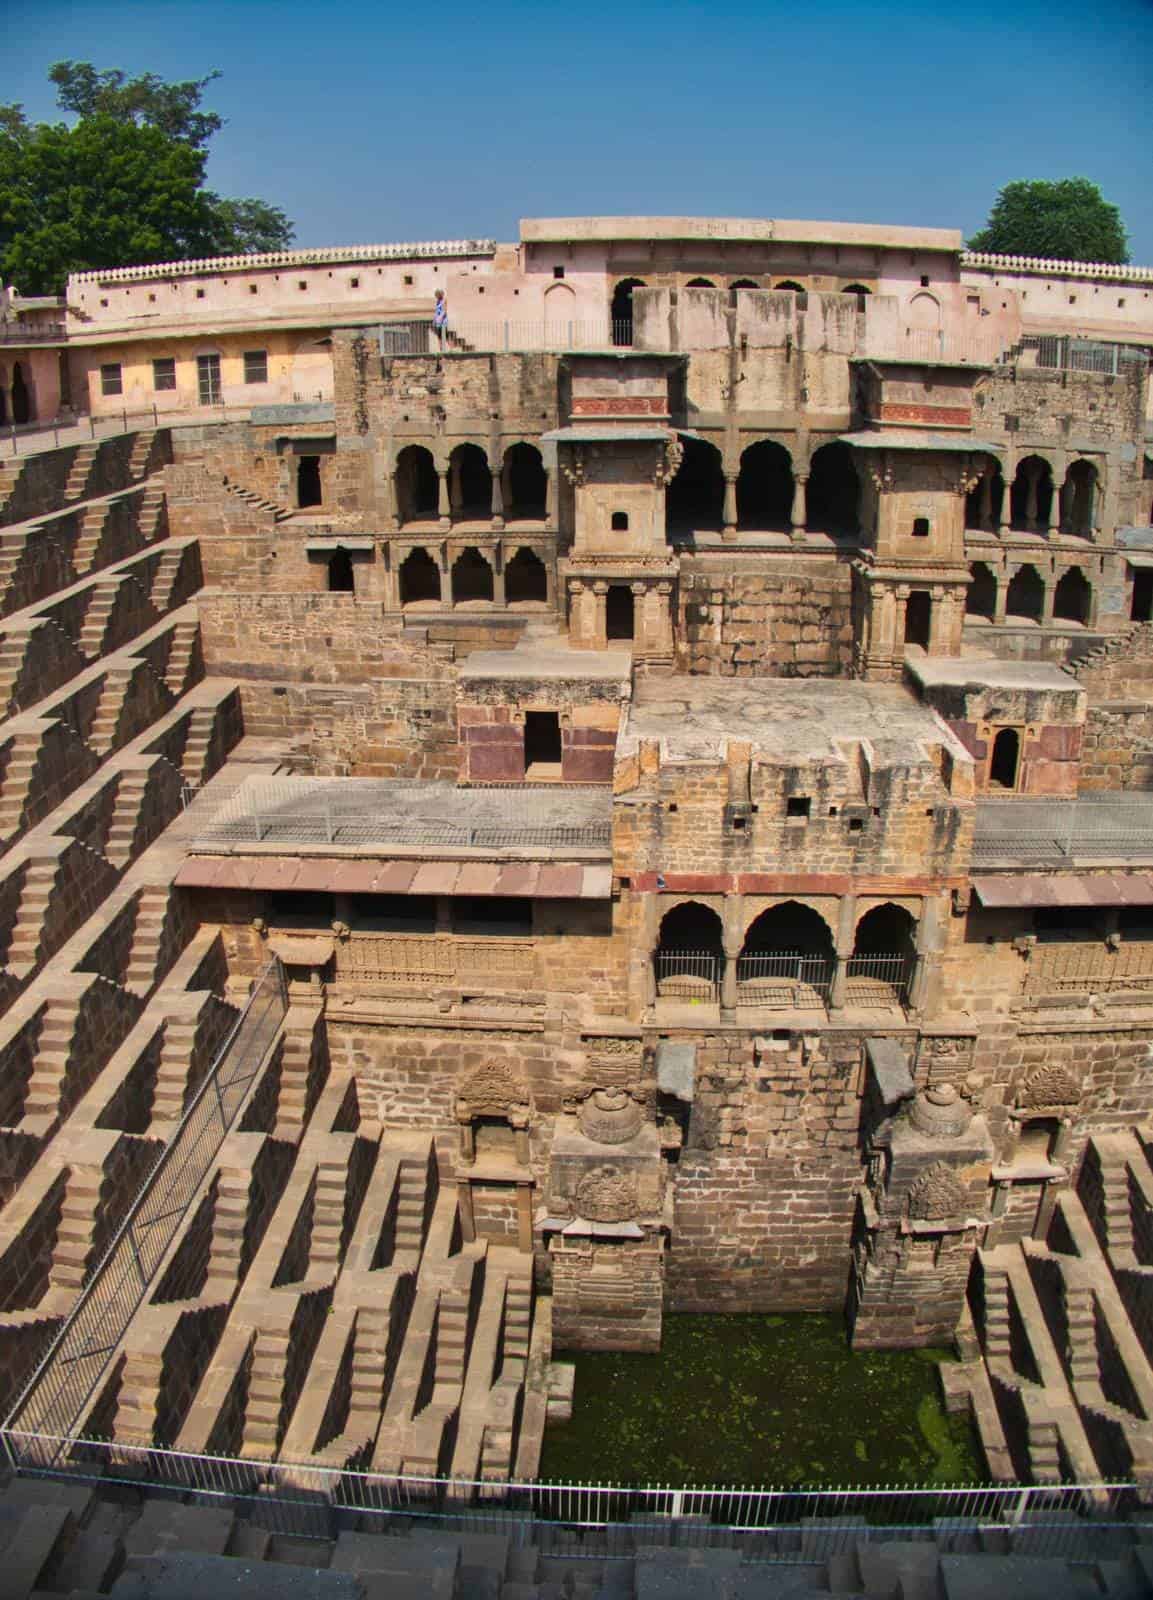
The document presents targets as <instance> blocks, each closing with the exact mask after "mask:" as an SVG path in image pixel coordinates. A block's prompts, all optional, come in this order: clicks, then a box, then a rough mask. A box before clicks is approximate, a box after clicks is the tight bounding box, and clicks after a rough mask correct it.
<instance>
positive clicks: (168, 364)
mask: <svg viewBox="0 0 1153 1600" xmlns="http://www.w3.org/2000/svg"><path fill="white" fill-rule="evenodd" d="M152 387H153V388H154V389H175V387H176V357H175V356H160V357H158V358H157V360H155V361H154V362H153V363H152Z"/></svg>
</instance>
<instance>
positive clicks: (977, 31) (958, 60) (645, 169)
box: [0, 0, 1153, 264]
mask: <svg viewBox="0 0 1153 1600" xmlns="http://www.w3.org/2000/svg"><path fill="white" fill-rule="evenodd" d="M0 28H2V31H3V41H4V42H3V49H2V53H0V100H20V101H23V102H24V104H25V106H26V108H27V110H28V112H29V114H30V115H32V116H35V117H49V116H52V115H54V107H53V93H52V89H51V85H49V84H48V83H47V82H46V79H45V73H46V70H47V67H48V66H49V64H50V63H51V62H52V61H55V60H57V59H59V58H61V57H71V58H72V59H75V60H90V61H92V62H93V63H94V64H95V65H96V66H98V67H110V66H118V67H123V68H125V69H127V70H128V71H130V72H138V71H145V70H151V71H155V72H158V73H160V74H161V75H162V76H165V77H170V78H187V77H199V76H202V75H203V74H205V73H207V72H208V71H210V70H211V69H212V68H214V67H219V68H220V69H221V70H222V72H223V73H224V77H223V79H222V80H221V81H220V82H219V83H217V84H215V85H213V86H212V89H211V91H210V100H209V104H210V106H211V107H212V108H213V109H215V110H218V111H220V112H221V113H222V114H223V115H224V116H225V117H226V118H227V119H228V125H227V127H226V128H225V129H224V131H223V132H222V133H220V134H219V135H218V136H217V138H216V140H215V141H214V144H213V156H212V160H211V164H210V173H209V177H210V182H211V184H212V185H213V187H215V188H216V189H218V190H219V191H220V192H221V193H223V194H231V195H249V194H252V195H259V196H261V197H262V198H264V199H267V200H271V201H273V202H275V203H276V204H278V205H281V206H283V207H284V208H285V210H286V211H287V212H288V213H289V215H290V216H291V217H292V218H293V219H294V221H295V223H296V228H297V242H298V243H299V244H303V245H308V244H325V243H331V244H337V243H347V244H352V243H363V242H370V241H377V240H388V239H422V238H444V237H461V236H484V235H488V236H495V237H497V238H499V239H506V240H511V239H515V237H516V225H517V219H518V218H519V217H522V216H555V215H569V214H583V213H597V212H600V213H605V214H627V213H630V212H633V213H637V212H639V213H655V214H667V213H687V214H695V215H725V216H777V217H793V218H828V219H844V220H850V221H868V222H889V223H912V224H917V223H920V224H924V225H935V226H944V227H958V228H960V229H962V230H963V231H964V232H971V231H973V230H975V229H976V228H977V227H979V226H980V225H981V223H982V222H983V221H984V218H985V216H986V215H987V213H988V209H989V206H990V204H991V203H992V200H993V197H994V195H995V194H996V191H997V189H998V188H999V187H1000V186H1001V185H1002V184H1003V183H1005V182H1007V181H1008V180H1010V179H1012V178H1020V177H1047V178H1056V177H1065V176H1071V175H1085V176H1087V177H1090V178H1092V179H1094V181H1096V182H1097V183H1099V184H1100V185H1101V187H1102V189H1103V190H1104V191H1105V194H1106V195H1107V196H1108V198H1109V199H1111V200H1112V201H1113V202H1114V203H1115V204H1117V205H1118V206H1119V207H1120V208H1121V212H1122V215H1123V216H1124V218H1125V221H1126V224H1127V226H1128V229H1129V234H1130V241H1131V255H1132V259H1133V260H1135V261H1137V262H1141V263H1146V264H1148V263H1153V183H1151V182H1150V177H1151V173H1150V164H1151V152H1153V0H1079V3H1070V0H1047V3H1037V0H1016V3H1013V4H1005V3H1001V4H990V3H987V0H972V3H971V4H966V5H960V4H958V5H956V6H950V7H948V8H947V9H946V8H944V7H941V6H939V5H937V6H934V5H929V6H924V7H916V6H912V5H906V4H898V3H892V4H886V3H884V0H877V3H875V4H872V5H870V4H868V3H867V0H855V3H853V4H841V3H840V0H828V3H826V4H824V5H821V6H819V7H810V6H806V5H804V3H803V0H791V3H790V4H782V3H778V0H761V3H760V4H752V5H742V4H740V3H738V0H715V3H712V4H701V3H687V0H668V3H666V4H655V3H651V0H636V3H633V4H630V5H626V4H624V3H623V0H620V3H615V4H614V3H611V0H610V3H603V0H588V3H586V4H583V5H565V6H561V5H556V4H551V5H550V4H536V5H528V4H519V3H518V4H501V3H500V0H489V3H488V4H487V5H481V4H475V3H474V4H472V5H464V4H459V3H457V0H446V3H442V4H439V5H435V6H420V5H415V4H412V3H409V4H396V3H395V0H377V3H375V4H365V3H362V0H344V3H341V0H330V3H329V4H328V5H325V4H324V3H323V0H311V3H309V4H304V3H300V0H275V3H272V0H234V3H231V4H229V3H222V0H199V3H197V4H192V3H187V0H185V3H180V4H176V3H172V0H147V3H146V4H145V3H132V4H108V3H99V0H73V3H71V4H63V3H61V4H57V3H53V0H36V3H35V4H33V3H30V0H0Z"/></svg>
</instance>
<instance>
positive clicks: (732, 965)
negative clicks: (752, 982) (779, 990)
mask: <svg viewBox="0 0 1153 1600" xmlns="http://www.w3.org/2000/svg"><path fill="white" fill-rule="evenodd" d="M722 914H723V918H724V934H723V941H724V952H725V965H724V968H723V970H722V973H721V1009H722V1011H724V1012H728V1013H729V1018H728V1020H735V1018H736V1008H737V961H738V959H739V957H740V954H741V947H742V945H743V944H744V938H745V901H744V896H743V895H739V894H730V895H726V896H725V903H724V906H723V907H722Z"/></svg>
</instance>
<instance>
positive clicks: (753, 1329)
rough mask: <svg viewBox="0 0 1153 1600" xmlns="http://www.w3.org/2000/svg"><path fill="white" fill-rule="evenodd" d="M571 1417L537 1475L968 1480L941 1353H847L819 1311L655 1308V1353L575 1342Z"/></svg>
mask: <svg viewBox="0 0 1153 1600" xmlns="http://www.w3.org/2000/svg"><path fill="white" fill-rule="evenodd" d="M557 1354H558V1358H559V1359H560V1360H572V1361H575V1364H576V1394H575V1396H574V1401H573V1415H572V1421H571V1422H563V1423H550V1424H549V1426H548V1428H547V1429H546V1430H545V1438H544V1455H543V1457H542V1460H541V1466H540V1477H541V1478H542V1479H545V1480H547V1479H553V1480H561V1481H565V1482H569V1483H573V1482H577V1483H580V1482H609V1483H622V1484H631V1483H637V1484H645V1483H659V1484H670V1485H673V1486H680V1485H692V1484H698V1485H700V1484H710V1483H717V1484H769V1485H786V1484H788V1485H792V1484H797V1485H802V1484H803V1485H806V1486H809V1485H812V1486H819V1485H824V1484H835V1485H848V1484H853V1485H856V1484H861V1485H867V1484H878V1483H879V1484H905V1483H907V1484H916V1483H925V1484H970V1483H981V1482H983V1481H984V1480H985V1474H984V1472H983V1470H982V1468H981V1465H980V1456H979V1452H978V1447H977V1445H976V1442H975V1440H974V1439H973V1436H972V1429H971V1426H970V1424H969V1422H968V1421H967V1419H964V1418H958V1417H951V1416H949V1415H947V1414H946V1412H945V1409H944V1406H943V1404H942V1402H941V1396H940V1383H939V1380H938V1377H937V1367H938V1365H939V1364H940V1362H942V1361H947V1360H949V1359H950V1357H949V1355H948V1354H947V1352H945V1351H941V1350H862V1351H857V1352H854V1351H851V1350H850V1349H849V1348H848V1344H847V1342H846V1338H845V1324H844V1320H843V1319H842V1318H841V1317H840V1316H837V1315H835V1314H830V1315H828V1316H820V1315H817V1316H814V1315H803V1316H802V1315H796V1316H792V1315H790V1316H716V1317H712V1316H708V1317H700V1316H691V1317H690V1316H678V1317H666V1318H665V1322H664V1336H663V1340H662V1349H661V1353H660V1354H659V1355H653V1356H648V1355H625V1354H612V1353H608V1354H600V1353H586V1352H583V1351H582V1352H579V1353H576V1354H575V1355H567V1356H566V1355H565V1353H564V1352H557Z"/></svg>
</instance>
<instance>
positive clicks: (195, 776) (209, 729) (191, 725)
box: [180, 706, 216, 788]
mask: <svg viewBox="0 0 1153 1600" xmlns="http://www.w3.org/2000/svg"><path fill="white" fill-rule="evenodd" d="M215 725H216V713H215V710H214V709H213V708H212V707H210V706H197V707H196V708H195V710H194V711H193V713H192V715H191V716H190V717H189V719H188V737H187V739H186V740H185V742H184V754H183V757H182V759H181V762H180V770H181V771H182V772H183V774H184V781H185V782H186V783H190V784H192V786H193V787H194V788H196V787H199V785H200V784H202V783H203V782H204V780H205V777H206V776H207V774H206V771H205V769H206V767H207V765H208V754H209V749H210V747H211V744H212V734H213V729H214V728H215Z"/></svg>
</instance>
